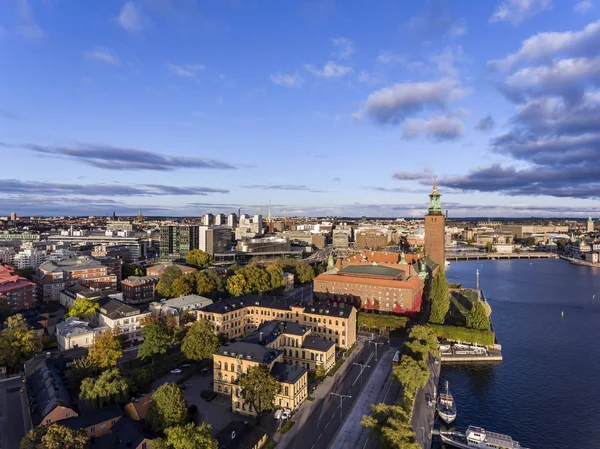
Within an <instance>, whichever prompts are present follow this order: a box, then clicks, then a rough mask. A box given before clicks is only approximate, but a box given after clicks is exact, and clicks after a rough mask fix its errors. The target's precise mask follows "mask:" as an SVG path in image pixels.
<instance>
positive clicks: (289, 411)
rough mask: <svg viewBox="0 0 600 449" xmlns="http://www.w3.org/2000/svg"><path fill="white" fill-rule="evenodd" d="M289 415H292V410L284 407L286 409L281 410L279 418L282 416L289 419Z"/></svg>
mask: <svg viewBox="0 0 600 449" xmlns="http://www.w3.org/2000/svg"><path fill="white" fill-rule="evenodd" d="M291 416H292V411H291V410H290V409H289V408H286V409H285V410H284V411H283V413H282V415H281V418H282V419H290V417H291Z"/></svg>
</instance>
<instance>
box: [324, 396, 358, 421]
mask: <svg viewBox="0 0 600 449" xmlns="http://www.w3.org/2000/svg"><path fill="white" fill-rule="evenodd" d="M329 394H332V395H334V396H339V397H340V426H341V425H342V415H343V414H344V413H343V406H344V398H351V397H352V396H349V395H347V394H339V393H333V392H331V393H329Z"/></svg>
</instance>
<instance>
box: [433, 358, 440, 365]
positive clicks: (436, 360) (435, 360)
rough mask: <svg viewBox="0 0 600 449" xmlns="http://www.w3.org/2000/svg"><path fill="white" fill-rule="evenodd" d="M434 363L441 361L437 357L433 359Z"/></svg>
mask: <svg viewBox="0 0 600 449" xmlns="http://www.w3.org/2000/svg"><path fill="white" fill-rule="evenodd" d="M433 363H435V364H436V365H437V364H438V363H440V361H439V360H438V358H437V357H436V358H435V359H433Z"/></svg>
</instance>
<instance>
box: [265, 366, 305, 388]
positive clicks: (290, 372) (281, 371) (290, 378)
mask: <svg viewBox="0 0 600 449" xmlns="http://www.w3.org/2000/svg"><path fill="white" fill-rule="evenodd" d="M305 372H306V368H303V367H301V366H293V365H290V364H288V363H281V362H275V363H273V368H272V369H271V375H272V376H273V377H274V378H275V379H277V380H278V381H279V382H285V383H289V384H294V383H296V382H297V381H298V379H300V378H301V377H302V375H303V374H304V373H305Z"/></svg>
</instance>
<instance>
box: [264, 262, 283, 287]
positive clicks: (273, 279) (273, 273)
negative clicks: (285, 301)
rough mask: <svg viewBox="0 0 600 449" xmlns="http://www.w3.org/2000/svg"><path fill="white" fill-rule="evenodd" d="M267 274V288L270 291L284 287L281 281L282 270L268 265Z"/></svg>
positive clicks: (276, 266)
mask: <svg viewBox="0 0 600 449" xmlns="http://www.w3.org/2000/svg"><path fill="white" fill-rule="evenodd" d="M267 274H268V275H269V287H270V289H271V290H275V289H276V288H281V287H285V281H284V280H283V269H282V268H281V267H280V266H278V265H269V266H268V267H267Z"/></svg>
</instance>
